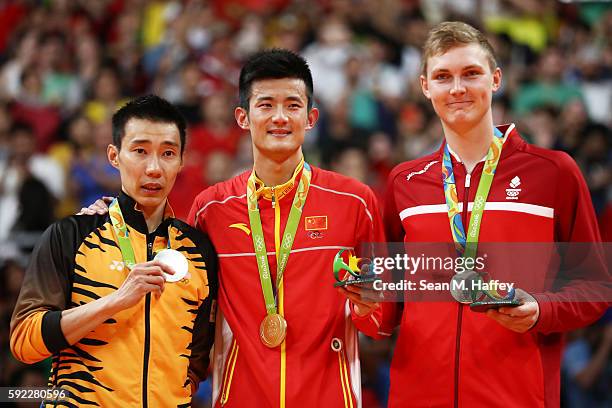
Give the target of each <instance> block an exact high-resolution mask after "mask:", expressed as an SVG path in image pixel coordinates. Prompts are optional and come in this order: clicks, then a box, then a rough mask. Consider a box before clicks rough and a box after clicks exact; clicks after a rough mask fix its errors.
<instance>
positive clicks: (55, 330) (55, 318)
mask: <svg viewBox="0 0 612 408" xmlns="http://www.w3.org/2000/svg"><path fill="white" fill-rule="evenodd" d="M61 320H62V311H61V310H53V311H50V312H47V313H45V315H44V316H43V321H42V329H41V331H42V338H43V341H44V342H45V346H46V347H47V350H49V351H50V352H51V353H53V354H55V353H58V352H59V351H61V350H63V349H65V348H67V347H70V344H68V342H67V341H66V337H64V333H63V332H62V326H61V324H60V322H61Z"/></svg>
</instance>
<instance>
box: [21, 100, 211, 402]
mask: <svg viewBox="0 0 612 408" xmlns="http://www.w3.org/2000/svg"><path fill="white" fill-rule="evenodd" d="M184 146H185V122H184V120H183V118H182V117H181V116H180V114H179V113H178V111H176V109H175V108H174V107H173V106H172V105H171V104H169V103H168V102H166V101H165V100H163V99H161V98H158V97H156V96H146V97H141V98H138V99H136V100H134V101H132V102H130V103H128V104H127V105H126V106H124V107H123V108H122V109H120V110H119V111H118V112H117V113H116V114H115V115H114V116H113V144H112V145H109V148H108V158H109V161H110V163H111V164H112V165H113V166H115V167H116V168H118V169H119V171H120V174H121V182H122V192H121V194H120V195H119V196H118V197H117V199H116V201H115V202H114V203H113V205H111V208H112V209H113V210H112V211H110V212H109V213H108V214H105V215H76V216H71V217H68V218H65V219H63V220H61V221H59V222H57V223H55V224H53V225H52V226H51V227H49V229H48V230H47V231H46V232H45V233H44V234H43V236H42V237H41V239H40V241H39V244H38V246H37V248H36V249H35V250H34V252H33V254H32V259H31V262H30V265H29V267H28V270H27V273H26V277H25V280H24V282H23V286H22V288H21V293H20V295H19V299H18V301H17V305H16V308H15V311H14V313H13V318H12V320H11V339H10V345H11V351H12V352H13V354H14V355H15V357H17V358H18V359H19V360H21V361H23V362H26V363H34V362H37V361H40V360H42V359H45V358H47V357H50V356H52V371H51V377H50V379H49V385H50V386H53V387H60V388H62V389H64V390H67V391H69V395H70V397H69V399H68V400H67V401H62V402H61V404H60V405H63V406H73V407H76V406H84V405H96V406H103V407H114V406H121V407H147V406H151V407H161V406H164V407H167V406H178V407H187V406H189V405H190V403H191V395H192V393H193V392H195V390H196V389H197V385H198V384H199V382H200V380H202V379H204V378H205V377H206V372H207V369H208V363H209V351H210V348H211V346H212V342H213V339H214V316H215V310H214V309H215V307H214V304H215V299H216V295H217V260H216V254H215V252H214V249H213V247H212V245H211V244H210V241H209V239H208V237H207V236H206V235H204V234H202V233H201V232H199V231H197V230H196V229H194V228H192V227H190V226H189V225H187V224H185V223H184V222H182V221H179V220H177V219H175V218H173V214H172V210H171V208H170V206H169V205H168V203H167V196H168V193H169V192H170V190H171V189H172V186H173V184H174V180H175V178H176V175H177V174H178V172H179V171H180V169H181V168H182V155H183V149H184ZM168 249H170V250H174V251H169V252H175V254H174V255H177V256H179V258H181V256H180V255H178V254H182V256H183V257H184V258H186V260H187V265H188V267H187V273H186V274H185V275H184V276H183V277H182V278H181V279H180V280H176V279H172V277H173V276H175V277H178V273H179V269H180V268H178V266H177V265H178V264H168V263H166V262H160V261H159V260H153V258H154V256H155V254H156V253H158V252H159V251H162V250H168ZM177 253H178V254H177ZM179 264H180V262H179ZM180 273H181V275H182V274H183V273H184V271H181V272H180ZM175 274H177V275H175Z"/></svg>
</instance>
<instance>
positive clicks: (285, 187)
mask: <svg viewBox="0 0 612 408" xmlns="http://www.w3.org/2000/svg"><path fill="white" fill-rule="evenodd" d="M303 168H304V158H303V157H302V160H300V163H299V164H298V165H297V167H296V168H295V170H294V171H293V175H292V176H291V178H290V179H289V180H288V181H287V182H286V183H283V184H280V185H277V186H272V187H268V186H266V185H265V183H264V182H263V181H262V180H261V179H260V178H259V177H257V174H255V169H253V174H254V176H255V194H257V198H258V199H259V198H261V197H263V198H265V199H266V200H272V192H273V191H274V196H275V198H276V200H280V199H282V198H283V197H285V196H286V195H287V194H289V193H290V192H291V190H293V188H294V187H295V186H296V182H297V180H299V177H298V176H299V175H300V174H301V172H302V169H303Z"/></svg>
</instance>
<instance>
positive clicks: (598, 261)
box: [534, 153, 611, 334]
mask: <svg viewBox="0 0 612 408" xmlns="http://www.w3.org/2000/svg"><path fill="white" fill-rule="evenodd" d="M558 165H559V168H560V174H559V177H558V180H561V181H563V184H562V185H561V186H559V187H560V188H558V189H557V197H556V204H555V215H554V217H555V235H556V236H555V240H556V241H557V242H559V243H561V245H563V248H562V254H561V270H562V271H563V274H564V276H562V277H561V278H562V279H563V281H565V282H568V283H567V284H566V285H564V286H563V287H561V288H558V290H557V288H551V291H549V292H544V293H536V294H534V297H535V298H536V300H537V301H538V304H539V306H540V317H539V319H538V322H537V324H536V325H535V326H534V330H537V331H539V332H542V333H544V334H547V333H552V332H561V331H568V330H574V329H576V328H579V327H582V326H586V325H588V324H591V323H593V322H594V321H596V320H597V319H598V318H600V317H601V315H602V314H603V313H604V312H605V310H606V309H607V308H608V307H609V305H610V302H609V300H610V299H611V296H610V275H609V272H608V271H607V268H606V264H605V261H604V254H603V247H602V246H601V245H600V244H601V237H600V235H599V230H598V228H597V221H596V218H595V212H594V210H593V205H592V203H591V197H590V194H589V190H588V188H587V185H586V182H585V181H584V178H583V177H582V174H581V173H580V169H579V168H578V166H577V165H576V163H575V162H574V160H573V159H572V158H571V157H569V156H568V155H567V154H565V153H562V154H560V156H559V160H558Z"/></svg>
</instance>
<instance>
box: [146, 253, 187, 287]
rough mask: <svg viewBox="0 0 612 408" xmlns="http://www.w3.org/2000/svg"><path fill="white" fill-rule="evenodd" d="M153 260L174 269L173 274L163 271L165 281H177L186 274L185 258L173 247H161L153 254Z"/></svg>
mask: <svg viewBox="0 0 612 408" xmlns="http://www.w3.org/2000/svg"><path fill="white" fill-rule="evenodd" d="M153 260H154V261H158V262H161V263H163V264H164V265H167V266H169V267H170V268H172V270H173V271H174V275H170V274H167V273H164V278H165V279H166V282H178V281H180V280H181V279H183V278H184V277H185V276H187V272H188V270H189V264H188V263H187V258H185V256H184V255H183V254H181V253H180V252H179V251H177V250H175V249H163V250H161V251H159V252H158V253H157V255H155V258H153Z"/></svg>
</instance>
